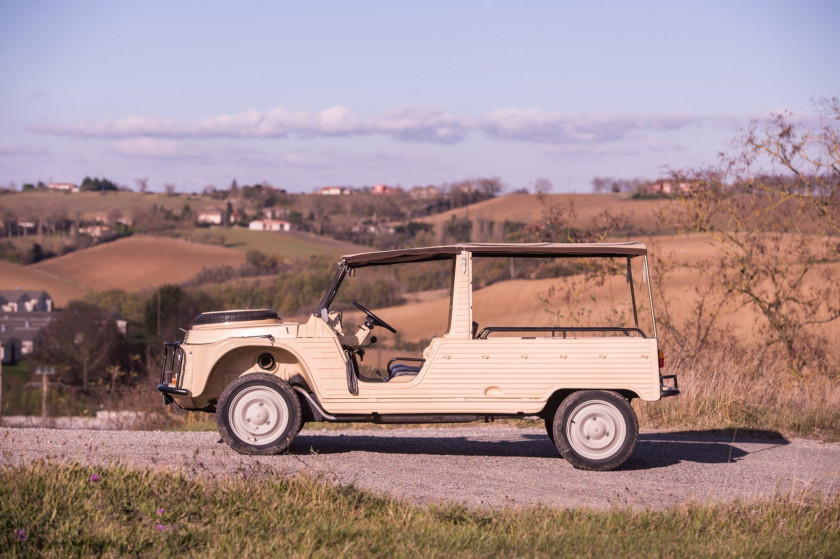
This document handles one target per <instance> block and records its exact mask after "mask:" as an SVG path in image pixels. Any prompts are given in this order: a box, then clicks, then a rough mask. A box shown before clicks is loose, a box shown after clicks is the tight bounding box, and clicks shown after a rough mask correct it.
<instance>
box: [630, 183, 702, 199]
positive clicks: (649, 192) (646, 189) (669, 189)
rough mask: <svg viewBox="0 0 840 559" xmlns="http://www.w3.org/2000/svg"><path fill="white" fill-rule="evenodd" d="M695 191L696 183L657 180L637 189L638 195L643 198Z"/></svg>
mask: <svg viewBox="0 0 840 559" xmlns="http://www.w3.org/2000/svg"><path fill="white" fill-rule="evenodd" d="M696 190H697V183H695V182H688V181H680V182H676V181H671V180H659V181H656V182H652V183H648V184H644V185H642V186H640V187H639V189H638V193H639V194H642V195H644V196H674V195H677V194H682V195H686V194H692V193H694V192H695V191H696Z"/></svg>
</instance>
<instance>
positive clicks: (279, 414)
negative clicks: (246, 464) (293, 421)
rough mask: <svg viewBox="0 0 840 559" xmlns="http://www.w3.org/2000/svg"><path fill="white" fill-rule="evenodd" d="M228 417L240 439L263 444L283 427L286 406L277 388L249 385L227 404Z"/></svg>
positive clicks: (286, 415) (275, 435)
mask: <svg viewBox="0 0 840 559" xmlns="http://www.w3.org/2000/svg"><path fill="white" fill-rule="evenodd" d="M228 420H229V423H230V428H231V430H232V431H233V433H234V435H236V437H237V438H238V439H239V440H241V441H243V442H246V443H248V444H252V445H255V446H265V445H267V444H271V443H273V442H274V441H276V440H277V439H279V438H280V435H282V434H283V432H284V431H285V430H286V427H287V426H288V424H289V407H288V405H287V404H286V401H285V400H284V399H283V396H281V395H280V394H279V393H278V392H277V391H276V390H273V389H271V388H268V387H265V386H249V387H248V388H246V389H245V390H243V391H242V392H240V393H239V394H237V395H236V397H235V398H234V399H233V401H232V402H231V403H230V408H229V409H228Z"/></svg>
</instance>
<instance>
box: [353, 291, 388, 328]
mask: <svg viewBox="0 0 840 559" xmlns="http://www.w3.org/2000/svg"><path fill="white" fill-rule="evenodd" d="M353 306H354V307H356V308H357V309H359V310H360V311H362V312H363V313H365V314H366V315H367V317H368V319H370V321H371V323H372V324H373V325H374V326H381V327H383V328H385V329H386V330H389V331H390V332H392V333H394V334H396V333H397V331H396V330H394V327H393V326H391V325H390V324H388V323H387V322H385V321H384V320H382V319H381V318H379V317H378V316H376V315H375V314H373V313H372V312H370V311H369V310H368V309H366V308H364V307H363V306H362V305H360V304H359V302H358V301H356V300H355V299H353Z"/></svg>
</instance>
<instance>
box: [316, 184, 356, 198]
mask: <svg viewBox="0 0 840 559" xmlns="http://www.w3.org/2000/svg"><path fill="white" fill-rule="evenodd" d="M351 192H352V190H350V189H349V188H345V187H343V186H323V187H321V188H320V189H318V194H321V195H322V196H341V195H342V194H350V193H351Z"/></svg>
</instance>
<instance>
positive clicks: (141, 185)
mask: <svg viewBox="0 0 840 559" xmlns="http://www.w3.org/2000/svg"><path fill="white" fill-rule="evenodd" d="M134 184H136V185H137V192H139V193H140V194H145V193H146V191H147V190H148V189H149V179H148V178H146V177H143V178H142V179H134Z"/></svg>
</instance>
